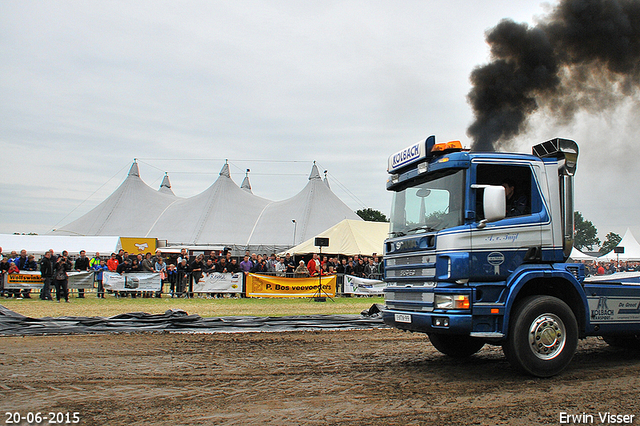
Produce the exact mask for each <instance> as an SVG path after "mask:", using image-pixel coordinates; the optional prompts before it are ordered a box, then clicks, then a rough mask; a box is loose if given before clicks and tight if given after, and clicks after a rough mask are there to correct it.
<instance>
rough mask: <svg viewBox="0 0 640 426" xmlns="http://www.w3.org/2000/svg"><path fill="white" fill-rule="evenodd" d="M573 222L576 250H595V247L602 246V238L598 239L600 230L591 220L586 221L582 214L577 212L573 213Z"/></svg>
mask: <svg viewBox="0 0 640 426" xmlns="http://www.w3.org/2000/svg"><path fill="white" fill-rule="evenodd" d="M573 221H574V226H575V236H574V240H573V246H574V247H575V248H577V249H578V250H582V249H583V248H587V249H589V250H593V246H598V245H600V238H598V237H596V235H597V234H598V230H597V229H596V227H595V226H593V223H591V221H590V220H585V219H584V218H583V217H582V213H580V212H578V211H576V212H574V213H573Z"/></svg>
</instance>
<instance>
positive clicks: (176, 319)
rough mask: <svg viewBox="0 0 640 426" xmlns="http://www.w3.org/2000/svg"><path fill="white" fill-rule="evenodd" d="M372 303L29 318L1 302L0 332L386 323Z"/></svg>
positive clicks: (291, 327)
mask: <svg viewBox="0 0 640 426" xmlns="http://www.w3.org/2000/svg"><path fill="white" fill-rule="evenodd" d="M379 311H380V309H379V307H378V306H377V305H373V306H372V307H371V308H370V309H369V310H365V311H363V312H362V314H361V315H300V316H289V317H244V316H237V317H218V318H202V317H201V316H199V315H188V314H187V313H186V312H185V311H182V310H169V311H166V312H165V313H164V314H155V315H154V314H147V313H143V312H133V313H129V314H121V315H115V316H112V317H108V318H103V317H56V318H52V317H44V318H29V317H26V316H24V315H20V314H18V313H16V312H13V311H11V310H9V309H7V308H5V307H4V306H2V305H0V335H5V336H25V335H40V334H90V333H135V332H153V331H160V332H162V331H167V332H174V333H175V332H180V333H215V332H222V333H232V332H242V331H244V332H248V331H292V330H341V329H344V330H346V329H350V330H352V329H363V328H383V327H386V326H385V325H384V324H383V322H382V319H381V317H380V315H379Z"/></svg>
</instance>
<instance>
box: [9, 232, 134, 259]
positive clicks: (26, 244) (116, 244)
mask: <svg viewBox="0 0 640 426" xmlns="http://www.w3.org/2000/svg"><path fill="white" fill-rule="evenodd" d="M0 247H2V251H3V253H4V255H5V256H6V255H8V254H9V253H10V252H11V251H14V250H15V251H17V252H18V253H20V250H22V249H24V250H26V251H27V253H28V254H44V252H46V251H48V250H49V249H53V251H54V252H55V253H62V251H63V250H67V251H68V252H69V254H71V255H73V254H78V253H80V250H85V251H86V252H87V256H93V255H94V254H95V253H96V252H98V253H100V254H101V255H107V256H108V255H109V254H111V253H114V252H115V253H117V252H118V250H119V249H120V248H121V245H120V237H110V236H107V237H105V236H93V237H85V236H69V235H12V234H0Z"/></svg>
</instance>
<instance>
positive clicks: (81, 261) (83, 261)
mask: <svg viewBox="0 0 640 426" xmlns="http://www.w3.org/2000/svg"><path fill="white" fill-rule="evenodd" d="M73 269H75V270H76V271H88V270H89V258H88V257H87V252H86V251H84V250H80V257H79V258H77V259H76V263H75V265H74V268H73ZM78 299H84V289H83V288H79V289H78Z"/></svg>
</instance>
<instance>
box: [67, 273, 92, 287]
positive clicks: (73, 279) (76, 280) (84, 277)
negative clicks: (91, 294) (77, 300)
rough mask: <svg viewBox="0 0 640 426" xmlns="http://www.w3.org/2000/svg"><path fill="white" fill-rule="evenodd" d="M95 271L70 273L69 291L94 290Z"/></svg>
mask: <svg viewBox="0 0 640 426" xmlns="http://www.w3.org/2000/svg"><path fill="white" fill-rule="evenodd" d="M94 275H95V274H94V272H93V271H82V272H80V271H69V272H67V276H68V277H69V289H70V290H71V289H76V288H83V289H85V290H90V289H93V277H94Z"/></svg>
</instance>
